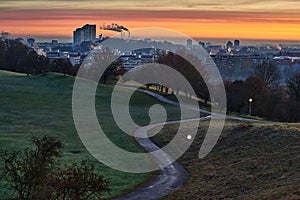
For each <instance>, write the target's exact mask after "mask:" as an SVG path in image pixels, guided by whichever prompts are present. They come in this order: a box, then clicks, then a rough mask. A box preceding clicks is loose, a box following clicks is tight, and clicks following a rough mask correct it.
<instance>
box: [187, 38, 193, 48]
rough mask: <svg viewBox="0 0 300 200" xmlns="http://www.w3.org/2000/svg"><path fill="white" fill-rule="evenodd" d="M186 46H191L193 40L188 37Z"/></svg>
mask: <svg viewBox="0 0 300 200" xmlns="http://www.w3.org/2000/svg"><path fill="white" fill-rule="evenodd" d="M186 46H187V47H192V46H193V40H191V39H188V40H187V41H186Z"/></svg>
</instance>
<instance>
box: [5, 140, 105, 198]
mask: <svg viewBox="0 0 300 200" xmlns="http://www.w3.org/2000/svg"><path fill="white" fill-rule="evenodd" d="M33 143H34V145H35V148H34V149H29V148H27V149H25V150H23V151H18V152H17V151H13V152H11V153H9V152H7V151H4V152H2V155H1V158H2V160H3V161H4V169H3V170H2V171H3V174H2V178H4V179H5V180H6V181H8V182H9V183H10V184H11V186H12V188H13V189H14V191H15V192H16V196H15V197H14V199H20V200H34V199H49V200H52V199H53V200H54V199H62V200H65V199H95V198H97V199H99V198H100V197H101V195H102V194H103V193H104V192H109V191H110V189H109V185H108V182H107V181H106V180H104V178H103V177H102V176H99V175H97V174H96V173H94V166H93V165H91V164H88V163H87V161H82V163H81V165H72V166H69V167H65V168H63V167H61V166H60V165H59V161H58V159H57V158H58V157H61V155H62V154H61V149H62V147H63V144H62V143H61V142H60V141H58V140H56V139H54V138H52V137H47V136H45V137H43V138H41V139H34V140H33Z"/></svg>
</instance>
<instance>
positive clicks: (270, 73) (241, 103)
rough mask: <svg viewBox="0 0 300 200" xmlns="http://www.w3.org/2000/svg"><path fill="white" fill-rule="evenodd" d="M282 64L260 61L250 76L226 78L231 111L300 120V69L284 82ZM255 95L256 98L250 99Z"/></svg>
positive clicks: (294, 120)
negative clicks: (234, 79)
mask: <svg viewBox="0 0 300 200" xmlns="http://www.w3.org/2000/svg"><path fill="white" fill-rule="evenodd" d="M280 78H281V74H280V71H279V69H278V67H277V66H276V65H275V64H273V63H270V62H263V63H261V64H259V65H257V66H256V67H255V69H254V72H253V75H252V76H250V77H249V78H247V79H246V80H237V81H233V82H228V81H225V87H226V93H227V105H228V106H227V108H228V110H229V111H232V112H237V113H243V114H249V104H250V103H251V104H252V106H251V109H252V114H253V115H256V116H259V117H266V118H270V119H274V120H280V121H289V122H299V120H300V98H299V97H300V96H299V95H300V71H299V72H297V73H295V74H294V75H292V76H291V78H289V79H287V80H286V83H285V84H284V85H281V84H280ZM249 99H253V102H249Z"/></svg>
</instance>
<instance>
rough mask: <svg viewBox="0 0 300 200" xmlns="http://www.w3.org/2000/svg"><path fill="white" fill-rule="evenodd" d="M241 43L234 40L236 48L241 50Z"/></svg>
mask: <svg viewBox="0 0 300 200" xmlns="http://www.w3.org/2000/svg"><path fill="white" fill-rule="evenodd" d="M240 44H241V42H240V41H239V40H234V48H239V47H240Z"/></svg>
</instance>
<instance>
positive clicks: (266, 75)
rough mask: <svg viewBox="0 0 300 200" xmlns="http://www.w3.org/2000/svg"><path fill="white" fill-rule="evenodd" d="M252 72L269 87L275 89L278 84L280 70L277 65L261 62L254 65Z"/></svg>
mask: <svg viewBox="0 0 300 200" xmlns="http://www.w3.org/2000/svg"><path fill="white" fill-rule="evenodd" d="M253 74H254V76H256V77H258V78H260V79H261V80H263V81H264V82H265V83H266V84H267V86H268V87H269V88H270V89H276V88H278V86H279V84H280V77H281V75H280V71H279V69H278V68H277V66H276V65H274V64H272V63H269V62H263V63H262V64H260V65H258V66H256V68H255V69H254V72H253Z"/></svg>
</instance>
